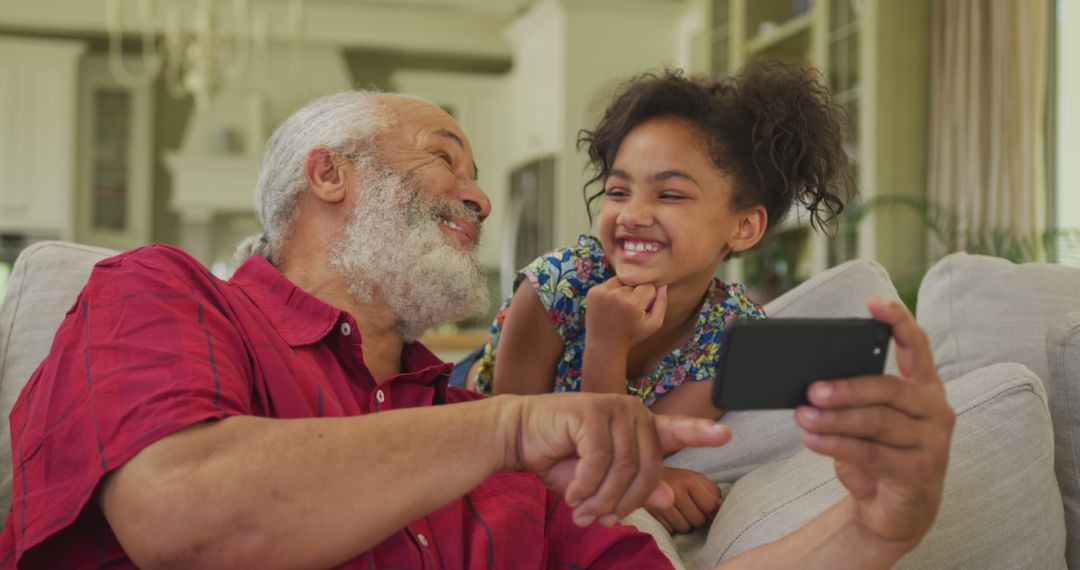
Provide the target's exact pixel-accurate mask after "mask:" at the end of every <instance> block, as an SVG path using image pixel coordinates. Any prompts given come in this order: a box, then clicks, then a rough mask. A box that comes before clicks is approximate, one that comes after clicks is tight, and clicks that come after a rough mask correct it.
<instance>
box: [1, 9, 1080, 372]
mask: <svg viewBox="0 0 1080 570" xmlns="http://www.w3.org/2000/svg"><path fill="white" fill-rule="evenodd" d="M1069 30H1073V31H1074V32H1075V31H1077V30H1080V1H1077V0H878V1H874V0H126V1H124V0H33V1H23V0H18V1H16V0H0V293H2V291H3V289H4V287H5V283H6V280H7V276H8V275H9V274H10V270H11V265H12V263H13V261H14V259H15V257H16V256H17V255H18V252H19V251H20V250H21V249H22V248H24V247H26V246H27V245H29V244H30V243H32V242H34V241H36V240H42V239H64V240H73V241H77V242H81V243H87V244H92V245H99V246H103V247H109V248H113V249H128V248H132V247H136V246H139V245H142V244H146V243H150V242H164V243H171V244H176V245H178V246H180V247H182V248H184V249H186V250H188V251H189V252H191V253H192V254H193V255H195V256H196V257H198V258H199V259H200V260H202V261H203V262H204V263H206V265H207V266H208V267H210V268H211V269H212V270H213V271H214V273H216V274H218V275H221V276H228V275H229V274H230V273H231V272H232V270H233V269H234V265H233V262H232V259H231V256H232V251H233V249H234V246H235V244H236V242H237V241H238V240H239V239H240V238H242V237H243V236H245V235H247V234H250V233H253V232H255V231H257V230H258V229H259V228H258V223H257V221H256V220H255V218H254V215H253V213H252V196H253V194H252V193H253V188H254V183H255V179H256V177H257V172H258V162H259V157H260V154H261V151H262V148H263V145H264V143H265V141H266V139H267V137H268V136H269V134H270V133H271V132H272V130H273V129H274V127H275V126H276V125H277V124H278V123H279V122H280V121H281V120H283V119H284V118H285V117H286V116H288V115H289V114H290V113H292V112H293V111H294V110H295V109H296V108H298V107H299V106H300V105H302V104H303V103H304V102H305V101H307V100H309V99H310V98H313V97H316V96H319V95H322V94H326V93H331V92H336V91H341V90H345V89H349V88H352V87H375V88H379V89H383V90H394V91H405V92H409V93H413V94H417V95H420V96H423V97H425V98H428V99H430V100H432V101H433V102H435V103H437V104H439V105H440V106H442V107H443V108H444V109H446V110H447V111H448V112H449V113H451V114H452V115H453V116H454V117H455V118H456V119H457V120H458V121H459V122H460V123H461V125H462V127H463V128H464V130H465V132H466V133H467V135H468V136H469V137H470V139H471V140H472V144H473V148H474V151H475V154H476V161H477V163H478V164H479V166H480V183H481V185H482V187H483V188H484V189H485V190H486V191H487V193H488V194H489V195H490V196H491V198H492V201H493V204H494V206H495V207H494V211H493V214H492V216H491V218H490V220H489V221H488V223H487V224H485V236H484V239H483V242H482V245H481V253H480V255H481V260H482V262H483V264H484V266H485V267H486V268H487V270H488V274H489V286H490V288H491V290H492V293H493V296H494V298H501V297H502V296H503V295H505V294H506V293H507V292H508V291H509V287H510V286H511V283H512V278H513V272H514V270H516V269H517V268H519V267H521V266H523V265H524V264H525V263H527V262H528V261H530V260H531V259H532V258H533V257H535V256H536V255H538V254H540V253H542V252H544V251H545V250H547V249H549V248H551V247H554V246H557V245H563V244H569V243H572V242H574V241H575V239H576V236H577V235H578V234H580V233H583V232H587V231H589V227H588V221H587V216H586V213H585V207H584V203H583V199H582V192H581V187H582V184H583V182H584V181H585V180H586V179H587V178H588V175H587V173H586V172H585V171H584V166H585V162H586V161H585V156H584V155H583V154H582V153H581V152H579V151H578V150H577V148H576V144H575V141H576V138H577V133H578V130H579V129H581V128H585V127H589V126H592V125H593V124H594V123H595V121H596V120H597V119H598V117H599V113H600V112H601V111H602V109H603V108H604V105H605V104H606V102H607V100H608V97H609V96H610V94H611V93H612V91H613V89H614V87H615V86H616V85H618V83H619V82H620V81H621V80H623V79H626V78H627V77H629V76H631V75H633V74H637V73H640V72H643V71H646V70H650V69H659V68H664V67H669V68H671V67H678V68H683V69H685V70H687V71H688V72H691V73H702V74H708V75H711V76H713V77H717V78H719V77H723V76H725V75H728V74H731V73H733V72H735V71H736V70H737V69H738V68H739V67H740V66H741V65H742V64H743V63H745V62H747V61H750V60H753V59H758V58H784V59H795V60H799V61H804V62H808V63H810V64H812V65H814V66H815V67H817V68H818V69H820V70H821V72H822V74H823V75H822V76H823V77H824V79H825V80H826V81H827V82H828V84H829V86H830V88H831V89H832V90H833V92H834V93H835V95H836V97H837V99H838V100H839V102H841V103H842V104H843V106H844V108H845V110H846V111H847V115H848V125H847V130H846V137H847V148H848V152H849V153H850V155H851V157H852V159H853V160H854V161H855V163H856V165H857V169H858V177H859V184H860V189H861V192H862V195H861V198H860V199H859V201H858V202H857V203H855V204H852V205H851V208H850V214H849V215H848V216H847V217H846V218H845V219H844V221H843V222H842V223H841V224H839V226H838V227H837V228H836V230H835V231H834V232H833V233H832V235H828V234H824V233H818V232H814V231H812V230H811V229H810V228H809V226H808V224H807V223H806V220H805V219H802V218H800V217H799V216H792V217H791V219H789V220H785V221H784V222H783V227H782V231H779V232H776V233H775V235H773V236H772V237H771V238H770V240H769V241H768V243H766V244H764V245H763V246H760V247H758V248H757V249H756V250H755V252H754V253H753V254H750V255H746V256H744V257H742V258H739V259H736V260H734V261H733V262H730V263H728V264H725V267H724V268H723V269H722V271H723V273H724V277H725V278H727V279H732V280H740V281H743V282H745V283H747V284H748V285H749V286H750V287H751V291H752V295H753V296H754V297H755V298H756V299H757V300H758V301H760V302H766V301H768V300H769V299H771V298H773V297H775V296H776V295H779V294H780V293H782V292H783V291H785V290H787V289H790V288H791V287H794V286H795V285H797V284H798V283H800V282H802V281H804V280H805V279H807V278H809V277H810V276H812V275H814V274H815V273H818V272H821V271H823V270H825V269H826V268H828V267H830V266H833V265H836V264H838V263H841V262H843V261H846V260H849V259H853V258H855V257H865V258H870V259H875V260H877V261H879V262H881V263H882V264H883V265H884V266H885V267H886V268H887V269H888V270H889V272H890V274H891V275H892V277H893V280H894V281H895V282H896V284H897V287H898V289H899V290H900V292H901V294H902V296H904V298H905V300H907V301H908V302H909V303H910V302H913V301H914V295H915V293H916V291H917V288H918V283H919V279H920V278H921V276H922V275H923V273H925V271H926V269H927V268H928V267H929V265H930V264H932V263H933V261H934V260H935V259H937V258H939V257H940V256H942V255H943V254H945V253H947V252H950V251H954V250H958V249H966V250H969V251H973V252H979V253H990V254H994V255H1001V256H1004V257H1009V258H1010V259H1014V260H1029V259H1041V260H1048V261H1054V262H1060V263H1070V264H1080V247H1077V243H1078V242H1080V240H1078V239H1077V231H1078V230H1076V228H1077V227H1080V193H1078V192H1077V187H1078V184H1080V161H1078V160H1076V159H1075V158H1074V159H1069V158H1068V156H1075V155H1072V154H1071V153H1072V152H1076V150H1075V149H1076V148H1078V147H1080V144H1078V143H1080V141H1078V140H1077V139H1078V138H1080V34H1076V33H1072V34H1070V33H1069ZM494 308H495V307H492V313H493V312H494ZM489 322H490V315H488V316H486V317H483V318H479V319H476V320H474V321H471V322H467V323H459V325H460V328H461V329H463V330H464V331H465V332H464V333H461V332H460V331H458V327H454V326H451V327H449V328H447V329H445V330H443V331H442V333H443V334H442V336H441V337H440V338H441V339H442V341H443V344H442V345H440V346H441V347H442V351H443V352H442V354H443V355H445V356H448V357H451V358H452V357H453V351H455V350H459V349H458V348H455V347H458V346H460V350H466V349H468V348H471V347H472V346H474V345H475V344H476V343H477V338H478V336H479V335H480V334H482V333H479V332H477V333H469V331H473V330H475V331H479V330H482V329H484V328H486V325H487V324H488V323H489ZM448 351H449V352H448Z"/></svg>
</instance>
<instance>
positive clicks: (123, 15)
mask: <svg viewBox="0 0 1080 570" xmlns="http://www.w3.org/2000/svg"><path fill="white" fill-rule="evenodd" d="M134 4H135V6H134V10H129V9H128V8H129V3H128V2H125V0H108V3H107V4H106V30H107V31H108V35H109V68H110V70H111V71H112V74H113V76H114V77H115V78H116V80H117V81H118V82H120V83H121V84H123V85H127V86H129V87H136V86H142V85H146V84H147V83H149V82H150V81H153V80H154V78H156V77H157V76H158V75H159V74H163V75H164V80H165V85H166V88H167V89H168V92H169V93H170V94H171V95H172V96H173V97H176V98H178V99H180V98H183V97H186V96H191V97H192V98H194V99H195V103H196V104H197V105H199V106H205V105H207V104H208V103H209V102H210V99H211V98H212V97H213V96H214V94H215V93H217V92H218V90H220V89H221V87H222V86H223V85H224V84H225V83H227V82H228V81H230V80H233V79H235V78H237V77H238V76H240V75H242V74H243V72H244V71H245V70H246V68H247V66H248V63H249V62H250V61H251V60H252V58H253V56H258V55H261V54H263V53H265V51H266V49H267V47H268V46H269V37H270V34H269V31H270V25H269V24H270V17H269V10H268V9H267V8H266V7H263V8H262V9H260V10H252V8H251V6H250V5H249V2H248V0H231V2H230V1H228V0H136V1H135V2H134ZM192 6H194V10H190V8H191V7H192ZM185 8H188V9H189V10H188V12H190V13H185ZM286 11H287V12H286V18H285V19H286V24H287V30H288V31H287V34H288V35H287V37H288V38H289V39H290V40H291V41H294V42H295V41H297V40H298V39H299V36H300V30H301V28H302V26H303V0H288V4H287V7H286ZM132 15H134V24H135V25H134V28H137V29H138V30H139V32H140V36H141V44H142V50H141V52H142V53H141V64H140V65H139V66H138V67H139V69H137V70H132V69H129V68H128V67H127V66H126V65H125V64H124V58H123V50H122V47H123V46H122V43H123V39H124V30H125V25H126V24H127V20H128V19H129V18H130V17H131V16H132ZM159 36H160V38H161V39H160V41H159V39H158V38H159Z"/></svg>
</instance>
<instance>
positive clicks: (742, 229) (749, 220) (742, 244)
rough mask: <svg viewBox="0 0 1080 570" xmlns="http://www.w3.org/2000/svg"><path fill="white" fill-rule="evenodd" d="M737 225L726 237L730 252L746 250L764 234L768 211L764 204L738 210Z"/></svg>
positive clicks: (767, 222) (767, 224) (767, 221)
mask: <svg viewBox="0 0 1080 570" xmlns="http://www.w3.org/2000/svg"><path fill="white" fill-rule="evenodd" d="M738 215H739V225H738V227H736V228H735V232H734V233H733V234H732V235H731V238H730V239H728V247H730V248H731V251H732V252H736V253H738V252H742V251H746V250H748V249H750V248H752V247H754V246H755V245H757V243H758V242H759V241H761V238H762V237H764V236H765V228H767V227H768V226H769V212H768V211H767V210H765V206H761V205H757V206H754V207H752V208H747V209H746V210H743V211H741V212H739V214H738Z"/></svg>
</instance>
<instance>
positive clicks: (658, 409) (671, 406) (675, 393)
mask: <svg viewBox="0 0 1080 570" xmlns="http://www.w3.org/2000/svg"><path fill="white" fill-rule="evenodd" d="M713 382H714V381H713V380H704V381H701V382H686V383H684V384H683V385H681V386H679V387H677V388H675V389H674V390H672V391H671V393H669V394H665V395H664V397H662V398H660V399H658V400H656V403H654V404H653V405H652V408H651V409H652V411H653V412H655V413H657V414H682V415H685V416H694V417H695V418H707V419H710V420H715V419H719V418H720V416H722V415H723V414H724V410H721V409H720V408H717V407H716V406H714V405H713V404H712V391H713Z"/></svg>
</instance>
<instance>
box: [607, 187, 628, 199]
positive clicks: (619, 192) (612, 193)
mask: <svg viewBox="0 0 1080 570" xmlns="http://www.w3.org/2000/svg"><path fill="white" fill-rule="evenodd" d="M604 195H605V196H609V197H611V198H622V197H623V196H626V190H623V189H621V188H608V189H605V190H604Z"/></svg>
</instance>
